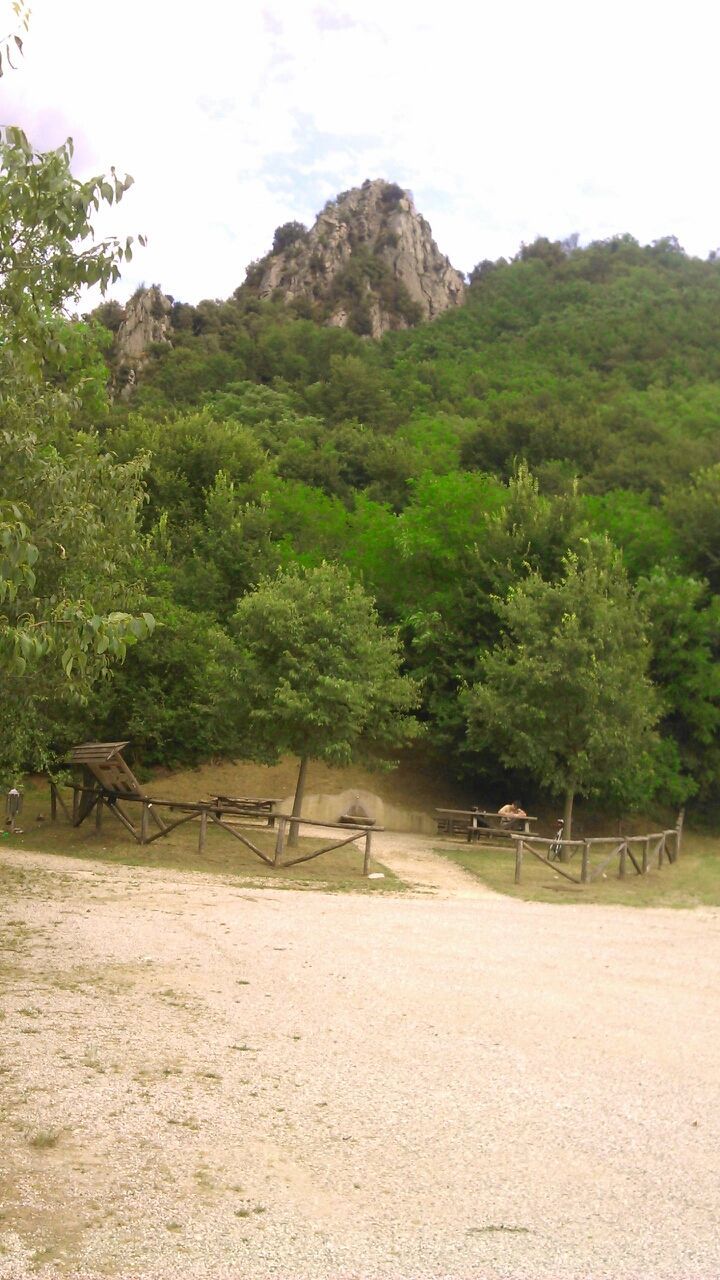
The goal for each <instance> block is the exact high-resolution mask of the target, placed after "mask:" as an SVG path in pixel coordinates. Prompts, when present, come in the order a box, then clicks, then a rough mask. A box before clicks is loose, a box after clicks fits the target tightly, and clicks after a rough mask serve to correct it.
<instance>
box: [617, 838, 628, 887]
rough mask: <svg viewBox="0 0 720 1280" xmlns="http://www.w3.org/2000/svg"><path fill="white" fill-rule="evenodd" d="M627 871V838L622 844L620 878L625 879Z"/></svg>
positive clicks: (619, 867) (619, 865) (619, 866)
mask: <svg viewBox="0 0 720 1280" xmlns="http://www.w3.org/2000/svg"><path fill="white" fill-rule="evenodd" d="M626 872H627V840H623V842H622V844H621V845H620V862H619V864H618V877H619V879H620V880H624V879H625V874H626Z"/></svg>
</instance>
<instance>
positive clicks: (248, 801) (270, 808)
mask: <svg viewBox="0 0 720 1280" xmlns="http://www.w3.org/2000/svg"><path fill="white" fill-rule="evenodd" d="M210 802H211V804H213V805H216V806H217V808H218V811H220V810H222V811H223V813H224V814H227V815H229V816H231V817H232V816H236V817H241V818H258V819H266V820H267V825H268V826H269V827H274V826H275V806H276V805H278V804H280V803H281V801H280V800H278V799H268V798H266V797H262V798H261V797H258V796H211V799H210Z"/></svg>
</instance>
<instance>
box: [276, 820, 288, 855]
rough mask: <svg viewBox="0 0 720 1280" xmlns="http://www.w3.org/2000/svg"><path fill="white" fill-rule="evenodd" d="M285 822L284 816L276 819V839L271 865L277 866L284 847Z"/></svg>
mask: <svg viewBox="0 0 720 1280" xmlns="http://www.w3.org/2000/svg"><path fill="white" fill-rule="evenodd" d="M286 830H287V823H286V821H285V819H284V818H278V820H277V839H276V840H275V853H274V855H273V866H274V867H277V866H278V864H279V862H280V859H281V857H282V855H283V850H284V849H285V834H286Z"/></svg>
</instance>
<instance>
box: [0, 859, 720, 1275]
mask: <svg viewBox="0 0 720 1280" xmlns="http://www.w3.org/2000/svg"><path fill="white" fill-rule="evenodd" d="M430 848H431V846H430V845H429V844H428V845H426V846H425V847H423V844H422V842H421V841H418V840H414V841H413V840H411V839H410V838H409V837H405V838H404V839H402V840H398V841H395V842H394V844H391V843H388V842H387V841H386V848H385V849H384V850H383V848H382V847H378V850H377V852H378V856H379V857H380V858H383V857H385V856H387V860H388V862H390V863H393V865H395V866H396V868H397V870H398V871H399V872H400V874H402V871H401V869H400V868H401V864H403V860H404V869H405V872H406V874H407V873H408V872H409V870H410V869H411V868H412V866H413V865H414V866H415V871H416V874H415V875H414V876H413V875H411V878H412V879H414V880H415V883H416V884H418V885H419V886H420V889H419V890H418V891H417V892H415V893H407V894H404V895H397V896H392V895H377V896H376V895H371V896H365V895H332V894H326V893H320V892H314V891H313V892H300V891H281V890H277V889H273V890H262V889H260V890H255V889H248V888H243V887H241V886H239V885H237V883H233V882H230V881H226V880H222V879H209V878H207V877H204V876H194V875H184V874H181V873H169V872H164V871H144V870H138V869H136V868H128V867H118V866H113V867H109V866H106V865H102V864H100V863H87V862H83V863H79V862H74V861H72V860H70V859H61V858H42V857H40V856H38V855H31V854H25V853H23V854H20V853H13V852H12V851H11V850H7V849H4V850H3V851H2V854H1V855H0V876H1V877H2V882H3V885H4V889H3V894H4V898H3V900H2V903H1V904H0V914H1V915H2V941H3V952H2V957H1V959H0V966H1V967H0V976H1V978H2V1019H3V1020H2V1022H0V1030H1V1032H2V1062H1V1064H0V1068H1V1074H0V1097H1V1099H2V1117H1V1127H0V1197H1V1200H2V1206H1V1211H0V1239H1V1241H2V1246H1V1248H2V1251H0V1277H1V1278H2V1280H21V1278H22V1280H24V1278H25V1277H30V1276H33V1277H39V1278H40V1280H50V1278H51V1277H52V1280H55V1278H56V1277H61V1276H62V1277H71V1278H75V1280H81V1278H82V1280H95V1278H96V1277H97V1278H98V1280H99V1278H100V1277H122V1280H131V1278H132V1280H230V1278H231V1277H232V1278H233V1280H239V1278H240V1277H243V1278H247V1280H351V1278H353V1280H381V1278H382V1280H386V1278H387V1280H390V1278H392V1280H411V1278H412V1280H414V1278H417V1280H425V1278H429V1277H432V1278H433V1280H500V1277H502V1278H503V1280H540V1278H542V1280H567V1278H570V1277H572V1278H573V1280H630V1278H632V1280H717V1277H718V1275H720V1240H719V1238H718V1230H717V1221H718V1217H719V1216H720V1212H719V1211H720V1106H719V1105H718V1049H719V1048H720V1012H719V1006H718V998H717V974H718V961H719V959H720V912H718V911H715V910H702V911H695V912H669V911H653V912H650V911H648V912H636V911H632V910H628V909H623V908H603V907H589V906H588V907H572V906H562V907H561V906H548V905H544V904H531V903H524V902H520V901H517V900H514V899H510V898H503V897H499V896H495V895H493V894H491V893H489V892H487V891H486V890H484V889H483V888H482V886H479V885H477V884H476V883H475V882H473V881H472V880H470V878H469V877H465V876H464V873H462V872H461V871H460V870H459V869H457V868H452V870H451V872H448V873H447V875H448V876H449V879H447V880H446V879H444V878H443V877H444V875H445V873H444V872H443V870H442V868H443V865H444V864H442V863H441V862H439V860H438V859H436V858H434V857H433V855H432V853H431V852H430ZM393 859H394V860H395V861H394V862H393Z"/></svg>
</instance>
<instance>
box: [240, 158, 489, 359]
mask: <svg viewBox="0 0 720 1280" xmlns="http://www.w3.org/2000/svg"><path fill="white" fill-rule="evenodd" d="M275 244H276V247H278V246H279V245H282V246H283V247H282V248H280V249H279V251H277V252H274V253H270V254H268V255H267V257H266V258H263V259H262V260H261V261H260V262H256V263H253V264H252V265H251V267H250V268H248V275H247V280H246V282H245V288H247V289H251V290H252V291H253V292H255V293H256V294H257V296H258V297H260V298H270V297H277V296H280V297H282V298H284V299H285V301H286V302H299V301H301V300H305V301H306V302H309V303H310V304H311V307H312V312H311V313H312V314H313V315H315V316H316V317H317V318H318V319H321V320H324V321H325V323H327V324H331V325H338V326H342V327H346V326H347V327H349V328H352V329H354V330H355V331H356V332H358V333H367V334H369V335H371V336H372V337H380V336H381V335H382V334H383V333H385V332H386V330H388V329H401V328H407V327H408V325H410V324H414V323H418V322H419V321H421V320H431V319H432V318H433V317H434V316H437V315H439V314H440V312H442V311H446V310H447V308H448V307H453V306H456V305H457V304H458V303H460V302H462V300H463V293H464V288H465V284H464V279H463V277H462V275H461V274H460V272H459V271H456V270H455V268H454V267H453V266H451V264H450V262H449V261H448V259H447V258H446V257H445V256H444V255H443V254H441V253H440V250H439V249H438V247H437V245H436V243H435V241H434V240H433V238H432V232H431V229H430V226H429V225H428V223H427V222H426V221H425V219H424V218H422V217H421V216H420V214H419V213H418V212H417V210H416V208H415V205H414V203H413V200H412V196H411V195H410V193H409V192H408V191H403V190H402V188H401V187H399V186H397V185H396V184H395V183H389V182H384V181H382V180H376V181H374V182H371V181H370V180H368V181H367V182H364V183H363V185H362V186H361V187H356V188H354V189H353V190H352V191H345V192H343V193H342V194H341V195H339V196H338V197H337V199H335V200H332V201H330V202H329V203H328V204H327V205H326V206H325V208H324V209H323V211H322V213H321V214H320V215H319V216H318V218H317V221H316V222H315V225H314V226H313V227H312V228H311V230H310V231H306V230H305V229H304V228H303V227H302V226H301V225H300V224H298V223H288V224H287V226H286V227H280V228H278V231H277V232H276V235H275Z"/></svg>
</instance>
